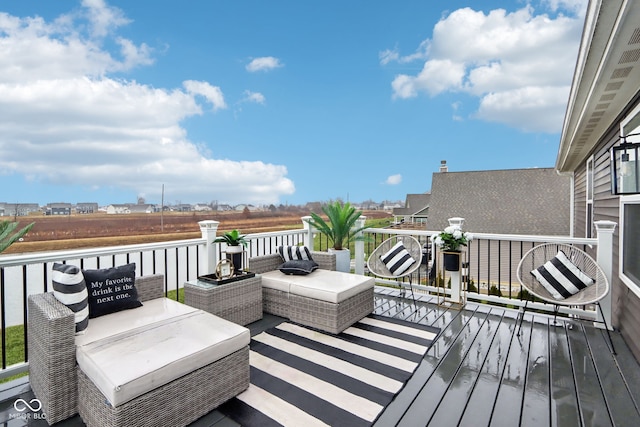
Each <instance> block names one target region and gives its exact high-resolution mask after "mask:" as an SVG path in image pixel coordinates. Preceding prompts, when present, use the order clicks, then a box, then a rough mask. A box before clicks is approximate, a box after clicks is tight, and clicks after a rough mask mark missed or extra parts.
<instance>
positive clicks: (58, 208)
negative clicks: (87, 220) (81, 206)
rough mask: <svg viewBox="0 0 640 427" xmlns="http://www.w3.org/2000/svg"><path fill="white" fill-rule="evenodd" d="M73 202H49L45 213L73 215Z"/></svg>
mask: <svg viewBox="0 0 640 427" xmlns="http://www.w3.org/2000/svg"><path fill="white" fill-rule="evenodd" d="M72 207H73V206H72V205H71V203H47V206H46V208H45V215H71V208H72Z"/></svg>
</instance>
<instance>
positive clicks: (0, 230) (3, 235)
mask: <svg viewBox="0 0 640 427" xmlns="http://www.w3.org/2000/svg"><path fill="white" fill-rule="evenodd" d="M33 224H35V223H33V222H32V223H31V224H29V225H27V226H26V227H24V228H23V229H22V230H20V231H17V232H15V233H14V234H13V235H12V234H11V233H13V230H15V229H16V227H17V226H18V223H17V222H11V221H0V253H2V252H4V251H5V250H6V249H7V248H8V247H9V246H11V245H12V244H13V243H14V242H15V241H17V240H18V239H20V238H21V237H22V236H24V235H25V234H27V233H28V232H29V230H31V227H33Z"/></svg>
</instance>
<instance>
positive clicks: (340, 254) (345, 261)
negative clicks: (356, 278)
mask: <svg viewBox="0 0 640 427" xmlns="http://www.w3.org/2000/svg"><path fill="white" fill-rule="evenodd" d="M328 251H329V253H331V254H335V255H336V271H342V272H344V273H349V272H350V271H351V252H349V249H340V250H336V249H333V248H329V249H328Z"/></svg>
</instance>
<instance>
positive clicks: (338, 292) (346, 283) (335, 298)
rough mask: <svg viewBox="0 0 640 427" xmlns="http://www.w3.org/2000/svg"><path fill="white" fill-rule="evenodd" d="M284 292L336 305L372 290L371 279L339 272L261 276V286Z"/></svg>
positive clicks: (372, 281)
mask: <svg viewBox="0 0 640 427" xmlns="http://www.w3.org/2000/svg"><path fill="white" fill-rule="evenodd" d="M265 277H267V280H266V283H267V287H270V288H273V289H280V290H286V288H287V287H288V291H289V293H290V294H293V295H299V296H302V297H307V298H312V299H317V300H320V301H326V302H331V303H334V304H337V303H339V302H342V301H344V300H346V299H347V298H351V297H352V296H354V295H357V294H359V293H360V292H362V291H365V290H367V289H369V288H373V286H374V284H375V280H374V278H373V277H367V276H363V275H361V274H351V273H343V272H340V271H332V270H322V269H318V270H316V271H314V272H313V273H311V274H307V275H306V276H291V275H286V274H283V273H281V272H280V271H270V272H268V273H265V274H264V275H262V286H265Z"/></svg>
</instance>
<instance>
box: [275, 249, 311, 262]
mask: <svg viewBox="0 0 640 427" xmlns="http://www.w3.org/2000/svg"><path fill="white" fill-rule="evenodd" d="M278 253H279V254H280V256H281V257H282V259H283V260H284V262H287V261H296V260H300V259H308V260H313V258H311V251H309V248H307V247H306V246H278Z"/></svg>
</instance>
